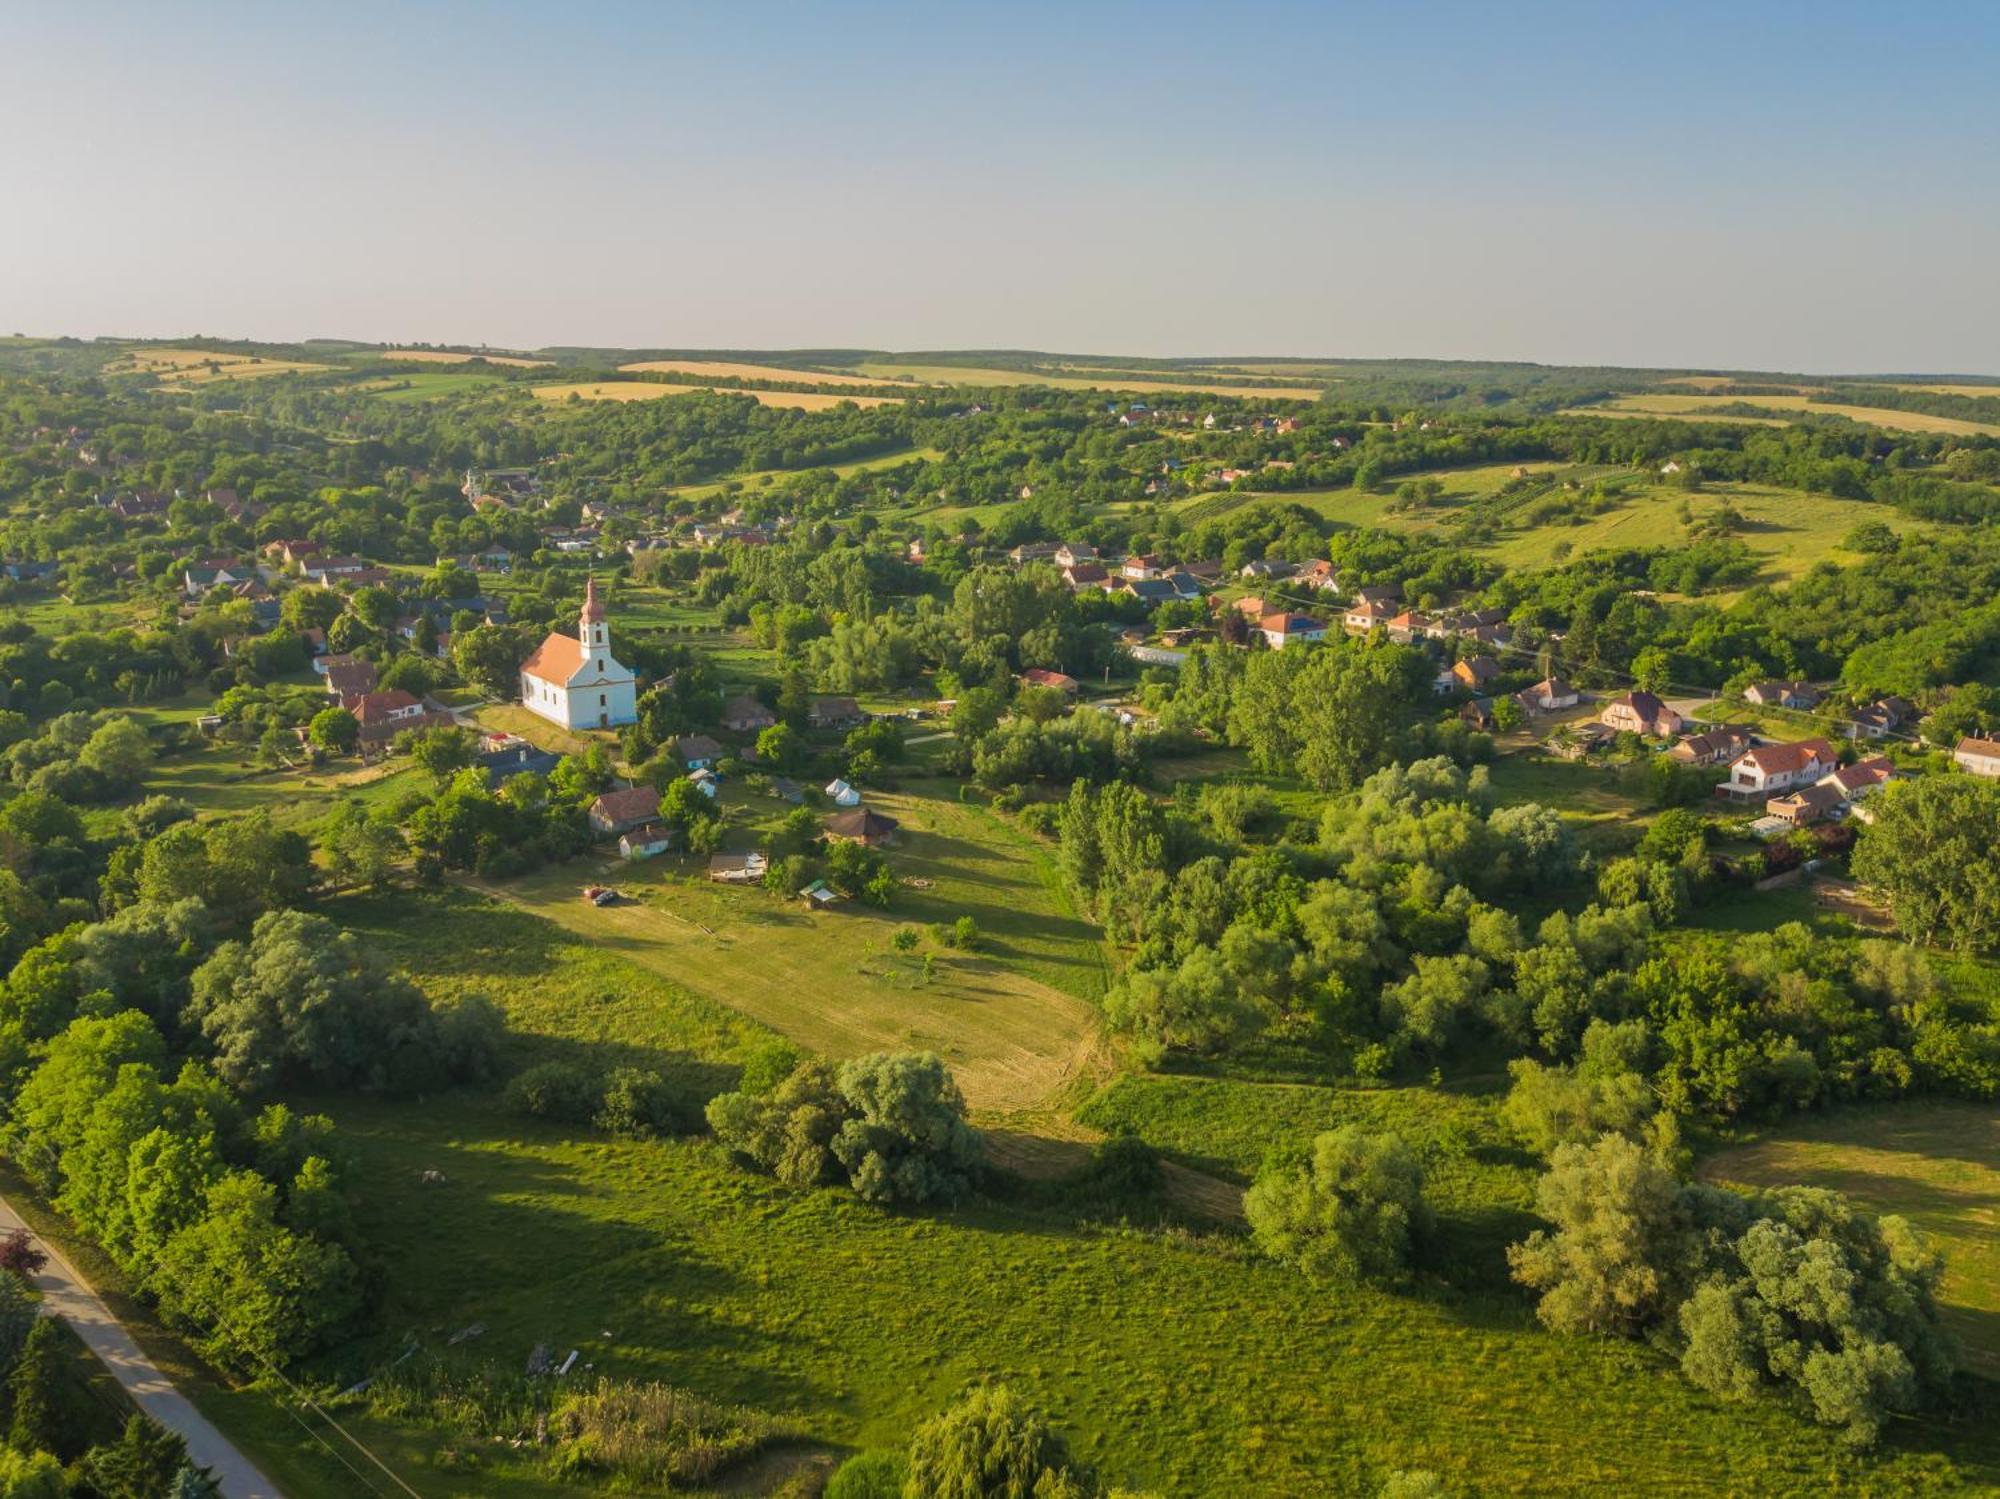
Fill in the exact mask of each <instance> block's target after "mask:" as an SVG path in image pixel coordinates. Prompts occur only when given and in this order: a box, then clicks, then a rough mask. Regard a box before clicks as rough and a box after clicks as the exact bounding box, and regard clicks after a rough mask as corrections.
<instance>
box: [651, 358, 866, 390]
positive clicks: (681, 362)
mask: <svg viewBox="0 0 2000 1499" xmlns="http://www.w3.org/2000/svg"><path fill="white" fill-rule="evenodd" d="M618 372H619V373H620V374H624V375H652V374H662V375H706V376H708V377H709V378H710V379H713V380H790V381H793V382H803V383H806V384H811V385H880V384H882V383H883V382H882V381H880V380H870V379H868V378H866V377H865V376H862V375H830V374H826V373H823V372H822V371H820V370H795V369H787V368H786V367H785V366H783V365H779V364H736V363H732V362H730V361H729V360H726V359H644V360H641V361H639V362H638V363H636V364H621V365H619V366H618Z"/></svg>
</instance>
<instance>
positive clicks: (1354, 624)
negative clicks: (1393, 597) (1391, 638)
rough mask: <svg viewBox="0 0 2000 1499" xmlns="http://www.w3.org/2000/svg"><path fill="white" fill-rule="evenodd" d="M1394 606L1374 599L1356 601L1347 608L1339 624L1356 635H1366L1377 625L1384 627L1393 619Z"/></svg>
mask: <svg viewBox="0 0 2000 1499" xmlns="http://www.w3.org/2000/svg"><path fill="white" fill-rule="evenodd" d="M1395 614H1396V606H1395V605H1394V604H1390V603H1384V602H1382V601H1380V600H1376V599H1357V600H1356V601H1355V602H1354V603H1353V604H1351V605H1349V606H1348V610H1347V613H1346V614H1344V615H1342V616H1341V620H1340V622H1341V623H1342V624H1343V625H1345V626H1346V627H1347V628H1348V629H1350V630H1352V631H1354V632H1355V633H1356V634H1357V635H1366V634H1367V633H1368V632H1369V631H1370V630H1372V629H1374V628H1375V627H1376V626H1377V625H1386V624H1387V623H1388V622H1389V621H1390V620H1391V619H1393V618H1394V617H1395Z"/></svg>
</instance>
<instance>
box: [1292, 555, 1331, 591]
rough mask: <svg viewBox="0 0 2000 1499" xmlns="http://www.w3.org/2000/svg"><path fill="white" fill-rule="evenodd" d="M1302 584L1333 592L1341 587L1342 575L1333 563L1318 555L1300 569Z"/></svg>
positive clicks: (1299, 579) (1299, 574) (1317, 589)
mask: <svg viewBox="0 0 2000 1499" xmlns="http://www.w3.org/2000/svg"><path fill="white" fill-rule="evenodd" d="M1298 581H1299V583H1300V585H1301V586H1303V587H1306V588H1311V589H1314V590H1316V591H1318V592H1321V593H1333V592H1335V591H1336V590H1338V588H1339V587H1340V577H1339V574H1338V573H1336V572H1335V571H1334V569H1333V564H1332V563H1331V562H1328V561H1327V560H1326V559H1325V558H1324V557H1316V558H1314V559H1313V560H1312V561H1311V562H1308V563H1307V564H1306V565H1305V566H1304V567H1302V568H1300V569H1299V571H1298Z"/></svg>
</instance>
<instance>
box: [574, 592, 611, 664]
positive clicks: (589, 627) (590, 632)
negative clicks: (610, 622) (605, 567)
mask: <svg viewBox="0 0 2000 1499" xmlns="http://www.w3.org/2000/svg"><path fill="white" fill-rule="evenodd" d="M576 633H577V639H579V640H581V641H582V642H583V648H584V649H585V650H587V651H601V650H605V649H607V648H608V647H609V645H610V643H611V636H610V632H609V630H608V629H607V628H606V627H605V623H604V600H602V599H600V598H599V597H598V596H597V578H596V576H595V575H594V574H593V575H592V576H591V578H590V579H589V581H588V582H586V583H585V584H584V585H583V614H582V615H581V616H580V617H579V619H578V621H577V632H576Z"/></svg>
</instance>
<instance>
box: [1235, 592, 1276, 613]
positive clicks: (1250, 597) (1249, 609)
mask: <svg viewBox="0 0 2000 1499" xmlns="http://www.w3.org/2000/svg"><path fill="white" fill-rule="evenodd" d="M1229 607H1230V608H1232V609H1234V610H1235V611H1236V612H1237V613H1238V614H1240V615H1242V616H1243V617H1244V618H1245V619H1262V618H1263V617H1264V616H1265V615H1267V614H1275V613H1276V612H1277V611H1276V610H1275V609H1273V608H1272V607H1271V604H1270V601H1269V600H1268V599H1266V598H1265V597H1264V596H1263V595H1262V594H1258V593H1246V594H1245V595H1244V596H1243V597H1242V598H1240V599H1238V600H1237V601H1236V602H1235V603H1233V604H1231V605H1230V606H1229Z"/></svg>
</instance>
